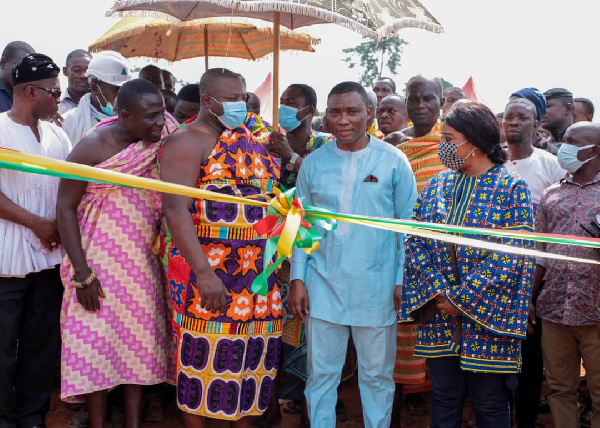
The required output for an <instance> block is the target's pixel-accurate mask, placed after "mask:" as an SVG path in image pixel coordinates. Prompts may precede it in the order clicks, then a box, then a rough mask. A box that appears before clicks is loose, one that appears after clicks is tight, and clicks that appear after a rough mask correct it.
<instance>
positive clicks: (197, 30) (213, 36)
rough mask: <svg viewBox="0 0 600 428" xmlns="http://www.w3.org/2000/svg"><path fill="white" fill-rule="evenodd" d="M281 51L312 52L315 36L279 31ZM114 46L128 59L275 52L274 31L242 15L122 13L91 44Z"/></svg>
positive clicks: (258, 55)
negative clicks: (188, 17) (177, 18)
mask: <svg viewBox="0 0 600 428" xmlns="http://www.w3.org/2000/svg"><path fill="white" fill-rule="evenodd" d="M280 40H281V49H282V50H296V51H305V52H314V48H313V46H314V45H316V44H318V43H319V42H320V40H319V39H317V38H314V37H311V36H309V35H307V34H302V33H295V32H292V31H289V30H285V31H282V32H281V38H280ZM89 49H90V51H91V52H97V51H102V50H114V51H117V52H120V53H121V54H122V55H123V56H125V57H127V58H131V57H147V58H157V59H158V58H160V59H166V60H168V61H179V60H182V59H188V58H197V57H201V56H203V57H205V58H206V63H207V64H208V57H209V56H217V57H225V56H228V57H235V58H242V59H249V60H256V59H259V58H262V57H264V56H266V55H268V54H270V53H272V52H273V29H272V28H271V27H270V26H269V27H264V26H263V27H260V26H257V25H256V24H255V23H253V22H250V21H249V20H244V19H242V18H235V19H233V20H232V19H231V18H208V19H195V20H192V21H186V22H182V23H180V24H177V23H174V22H172V21H169V20H165V19H160V18H153V17H125V18H122V19H121V20H120V21H119V22H117V23H116V24H115V25H114V26H113V27H112V28H111V29H110V30H108V31H107V32H106V33H104V34H103V35H102V36H101V37H100V38H99V39H98V40H96V41H95V42H94V43H93V44H92V45H90V47H89Z"/></svg>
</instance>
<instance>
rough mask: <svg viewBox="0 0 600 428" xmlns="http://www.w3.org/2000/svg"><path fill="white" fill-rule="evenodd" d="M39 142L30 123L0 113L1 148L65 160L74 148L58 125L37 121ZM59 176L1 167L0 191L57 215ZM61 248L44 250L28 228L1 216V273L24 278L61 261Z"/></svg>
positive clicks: (39, 210) (27, 206) (39, 211)
mask: <svg viewBox="0 0 600 428" xmlns="http://www.w3.org/2000/svg"><path fill="white" fill-rule="evenodd" d="M38 129H39V134H40V141H39V142H38V141H37V139H36V138H35V135H34V134H33V132H32V131H31V128H29V127H28V126H23V125H19V124H18V123H16V122H13V120H12V119H11V118H10V117H8V115H7V113H0V147H2V148H5V149H12V150H17V151H20V152H24V153H29V154H32V155H38V156H45V157H49V158H53V159H60V160H64V159H65V158H66V157H67V155H68V154H69V151H70V150H71V143H70V141H69V138H68V137H67V135H66V134H65V133H64V131H63V130H62V129H60V128H59V127H58V126H56V125H54V124H52V123H49V122H44V121H39V124H38ZM58 182H59V179H58V178H56V177H50V176H46V175H39V174H32V173H27V172H22V171H14V170H10V169H4V168H0V192H2V193H4V195H6V197H7V198H8V199H10V200H11V201H12V202H14V203H15V204H17V205H19V206H20V207H22V208H24V209H26V210H27V211H30V212H32V213H34V214H37V215H39V216H42V217H51V218H56V196H57V193H58ZM62 257H63V250H62V247H60V246H59V247H58V248H56V249H54V250H53V251H46V250H44V249H43V247H42V245H41V242H40V240H39V239H38V238H37V237H36V236H35V234H34V233H33V232H32V231H31V230H30V229H28V228H26V227H24V226H21V225H19V224H17V223H13V222H10V221H6V220H4V219H0V276H2V277H24V276H26V275H27V274H30V273H33V272H40V271H42V270H45V269H49V268H52V267H54V266H56V265H58V264H60V263H61V261H62Z"/></svg>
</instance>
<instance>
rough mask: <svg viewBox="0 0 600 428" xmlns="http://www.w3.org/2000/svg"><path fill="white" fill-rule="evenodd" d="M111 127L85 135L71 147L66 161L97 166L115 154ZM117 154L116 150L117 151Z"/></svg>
mask: <svg viewBox="0 0 600 428" xmlns="http://www.w3.org/2000/svg"><path fill="white" fill-rule="evenodd" d="M110 128H111V125H108V126H106V127H103V128H100V129H97V130H95V131H94V132H91V133H89V134H87V135H86V136H85V137H83V138H82V139H81V141H79V143H77V144H76V145H75V147H73V150H72V151H71V153H70V154H69V156H68V158H67V160H68V161H70V162H77V163H81V164H84V165H98V164H99V163H102V162H104V161H105V160H107V159H109V158H110V157H112V156H113V155H114V154H115V148H114V144H113V141H112V133H111V129H110ZM117 152H118V150H117Z"/></svg>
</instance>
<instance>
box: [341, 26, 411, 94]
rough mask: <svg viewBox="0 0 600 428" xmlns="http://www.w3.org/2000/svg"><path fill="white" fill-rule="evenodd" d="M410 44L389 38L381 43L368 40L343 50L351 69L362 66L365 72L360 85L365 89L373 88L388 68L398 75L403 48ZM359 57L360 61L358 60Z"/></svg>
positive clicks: (399, 39) (396, 38)
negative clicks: (385, 68)
mask: <svg viewBox="0 0 600 428" xmlns="http://www.w3.org/2000/svg"><path fill="white" fill-rule="evenodd" d="M406 44H408V42H406V41H404V40H402V39H401V38H400V37H398V36H395V37H387V38H385V39H382V40H381V41H380V42H376V41H374V40H366V41H364V42H363V43H361V44H360V45H358V46H355V47H353V48H347V49H343V52H344V53H346V54H348V56H347V57H346V58H344V61H345V62H346V63H348V67H349V68H354V67H356V66H360V67H361V68H362V69H363V72H362V74H361V76H360V83H361V84H362V85H364V86H365V87H371V86H373V82H375V80H376V79H377V78H378V77H380V76H381V75H382V74H383V70H384V66H386V67H387V68H388V69H389V70H390V72H391V73H392V74H394V75H395V74H398V73H397V72H396V70H397V69H398V67H399V66H400V60H401V58H402V49H403V46H404V45H406ZM357 57H358V59H357Z"/></svg>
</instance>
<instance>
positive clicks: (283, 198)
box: [0, 148, 600, 294]
mask: <svg viewBox="0 0 600 428" xmlns="http://www.w3.org/2000/svg"><path fill="white" fill-rule="evenodd" d="M0 167H2V168H7V169H14V170H18V171H24V172H29V173H36V174H44V175H51V176H55V177H60V178H67V179H72V180H82V181H92V182H96V183H106V184H111V185H118V186H125V187H132V188H137V189H147V190H155V191H158V192H163V193H172V194H176V195H182V196H188V197H191V198H197V199H207V200H213V201H216V202H228V203H236V204H242V205H254V206H261V207H265V208H268V210H267V216H266V217H265V219H263V220H261V222H259V223H258V224H260V226H259V225H258V224H257V225H256V226H255V227H256V230H257V231H258V233H261V234H266V235H267V247H266V249H265V257H264V260H263V264H265V270H264V271H263V274H261V275H259V277H260V279H258V278H257V279H255V283H253V285H252V290H253V291H254V290H255V289H256V290H259V291H260V293H261V294H262V293H265V294H266V291H265V286H266V278H268V276H269V275H270V274H272V273H273V272H274V271H275V269H277V267H278V266H280V265H281V263H282V262H283V260H284V259H285V258H286V257H289V256H290V255H291V252H292V248H293V246H297V247H299V248H301V249H302V250H303V251H305V252H309V254H310V252H313V251H315V250H316V249H317V248H318V245H319V241H320V240H322V239H323V238H324V236H325V235H324V234H321V233H320V232H319V231H317V230H316V229H315V228H314V227H313V226H319V227H321V228H322V229H323V230H325V231H329V230H333V229H334V228H335V227H336V222H337V221H344V222H348V223H353V224H358V225H362V226H365V227H377V228H380V229H385V230H390V231H393V232H399V233H405V234H411V235H416V236H421V237H424V238H427V239H437V240H441V241H445V242H453V243H456V244H460V245H469V246H473V247H478V248H486V249H491V250H494V251H501V252H505V253H512V254H521V255H527V256H532V257H544V258H547V259H558V260H565V261H573V262H578V263H591V264H600V262H598V261H596V260H589V259H582V258H575V257H567V256H563V255H560V254H552V253H545V252H541V251H535V250H530V249H524V248H519V247H517V246H511V245H504V244H496V243H493V242H489V241H483V240H480V239H473V238H465V237H463V236H459V235H470V236H494V237H500V238H510V239H518V240H523V239H524V240H530V241H534V242H547V243H556V244H562V245H577V246H585V247H589V248H600V239H595V238H587V237H582V236H566V235H555V234H547V233H532V232H526V231H514V230H506V229H484V228H474V227H463V226H454V225H446V224H436V223H426V222H419V221H415V220H402V219H389V218H378V217H366V216H359V215H353V214H340V213H332V212H330V211H327V210H324V209H321V208H317V207H303V206H302V202H301V201H300V199H299V198H297V197H296V196H295V192H294V189H292V190H290V191H288V192H285V193H281V194H279V195H277V196H276V197H275V198H273V199H272V200H271V202H270V203H269V202H263V201H259V200H255V199H253V198H250V197H238V196H232V195H224V194H221V193H216V192H212V191H208V190H202V189H196V188H193V187H188V186H182V185H179V184H174V183H167V182H164V181H161V180H154V179H150V178H142V177H136V176H133V175H129V174H123V173H119V172H115V171H107V170H104V169H100V168H95V167H91V166H87V165H80V164H76V163H72V162H66V161H60V160H55V159H50V158H46V157H42V156H35V155H30V154H26V153H21V152H18V151H14V150H9V149H2V148H0ZM457 234H458V236H457ZM516 244H517V245H518V243H516ZM275 253H279V255H278V257H277V259H276V260H275V261H274V262H273V263H271V261H272V259H273V256H275Z"/></svg>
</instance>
